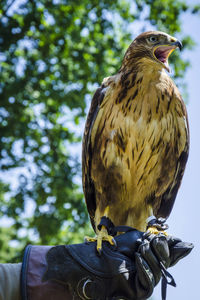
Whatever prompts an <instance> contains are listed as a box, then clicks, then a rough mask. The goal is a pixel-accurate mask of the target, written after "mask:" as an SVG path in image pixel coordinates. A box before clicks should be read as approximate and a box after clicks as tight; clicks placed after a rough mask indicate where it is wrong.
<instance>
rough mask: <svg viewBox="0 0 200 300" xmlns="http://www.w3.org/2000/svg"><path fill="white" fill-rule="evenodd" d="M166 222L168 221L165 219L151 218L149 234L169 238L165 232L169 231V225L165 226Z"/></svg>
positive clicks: (148, 227) (148, 228) (148, 226)
mask: <svg viewBox="0 0 200 300" xmlns="http://www.w3.org/2000/svg"><path fill="white" fill-rule="evenodd" d="M165 222H166V220H165V219H164V218H158V219H156V218H155V217H151V218H150V220H148V224H147V234H159V233H162V234H164V235H165V236H167V235H168V234H167V232H166V231H165V230H167V229H168V225H167V224H165Z"/></svg>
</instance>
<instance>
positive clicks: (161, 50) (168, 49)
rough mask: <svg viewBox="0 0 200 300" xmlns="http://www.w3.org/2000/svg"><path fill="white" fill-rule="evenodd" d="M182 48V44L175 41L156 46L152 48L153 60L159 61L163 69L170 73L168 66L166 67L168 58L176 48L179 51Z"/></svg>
mask: <svg viewBox="0 0 200 300" xmlns="http://www.w3.org/2000/svg"><path fill="white" fill-rule="evenodd" d="M182 47H183V45H182V43H181V42H180V41H178V40H176V41H173V42H171V43H169V44H167V45H159V46H156V47H155V48H154V52H153V54H154V57H155V59H157V60H158V61H160V62H161V63H162V64H163V65H164V67H165V69H166V70H167V71H168V72H170V69H169V65H168V57H169V56H170V54H171V53H172V52H173V51H174V50H175V49H176V48H179V49H180V50H181V49H182Z"/></svg>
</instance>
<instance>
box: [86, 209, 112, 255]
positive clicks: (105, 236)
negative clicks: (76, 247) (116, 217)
mask: <svg viewBox="0 0 200 300" xmlns="http://www.w3.org/2000/svg"><path fill="white" fill-rule="evenodd" d="M108 212H109V206H107V207H106V209H105V211H104V213H103V216H102V218H101V221H100V224H99V225H98V226H97V228H98V232H97V237H95V238H90V237H85V239H86V241H87V242H94V241H97V251H98V252H99V254H101V250H102V242H103V241H106V242H109V243H110V244H111V245H116V242H115V239H114V238H113V236H112V235H110V234H109V233H108V229H107V226H106V225H103V224H104V223H105V220H106V221H107V220H108V221H107V222H110V223H112V222H111V221H110V219H109V218H108ZM102 223H103V224H102ZM112 225H113V224H112ZM113 226H114V225H113Z"/></svg>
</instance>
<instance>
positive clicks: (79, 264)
mask: <svg viewBox="0 0 200 300" xmlns="http://www.w3.org/2000/svg"><path fill="white" fill-rule="evenodd" d="M115 240H116V242H117V248H116V247H114V246H112V245H110V244H109V243H107V242H104V243H103V246H102V253H101V255H100V256H99V255H98V253H97V251H96V243H95V242H90V243H83V244H77V245H67V246H55V247H52V248H51V249H50V250H49V251H48V253H47V255H46V260H47V266H48V267H47V271H46V272H45V274H44V276H43V281H47V280H51V281H57V282H59V283H61V284H63V285H65V286H66V285H67V286H68V288H69V290H70V292H71V294H72V295H73V299H77V300H78V299H93V300H111V299H112V300H115V299H127V300H128V299H147V298H149V297H150V296H151V295H152V293H153V290H154V287H155V285H156V284H157V283H158V282H159V280H160V278H161V277H163V284H162V298H163V299H165V298H166V284H167V283H169V284H171V285H174V286H175V282H174V279H173V277H172V276H171V275H170V274H169V272H168V271H167V270H166V269H167V268H168V267H170V266H173V265H175V264H176V263H177V262H178V261H179V260H180V259H181V258H183V257H184V256H186V255H187V254H189V253H190V251H191V250H192V248H193V245H192V244H190V243H184V242H182V241H181V240H180V239H177V238H174V237H172V236H167V237H166V236H164V235H163V234H159V235H147V234H146V233H143V232H140V231H137V230H134V229H132V230H131V231H129V232H127V233H124V234H121V235H118V236H117V237H115Z"/></svg>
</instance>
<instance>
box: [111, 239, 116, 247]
mask: <svg viewBox="0 0 200 300" xmlns="http://www.w3.org/2000/svg"><path fill="white" fill-rule="evenodd" d="M112 242H113V246H114V247H115V248H117V242H116V241H115V239H114V238H113V239H112Z"/></svg>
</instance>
